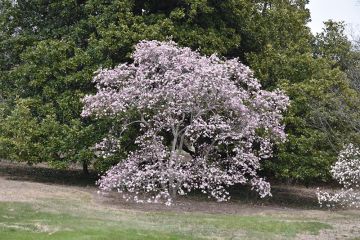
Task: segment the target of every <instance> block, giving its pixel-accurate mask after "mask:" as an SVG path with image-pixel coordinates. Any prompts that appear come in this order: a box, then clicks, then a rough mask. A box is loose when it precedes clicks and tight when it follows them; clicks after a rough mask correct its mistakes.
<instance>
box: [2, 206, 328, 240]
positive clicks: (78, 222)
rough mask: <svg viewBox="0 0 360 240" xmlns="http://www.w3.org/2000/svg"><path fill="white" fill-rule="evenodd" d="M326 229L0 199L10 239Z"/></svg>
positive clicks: (246, 235)
mask: <svg viewBox="0 0 360 240" xmlns="http://www.w3.org/2000/svg"><path fill="white" fill-rule="evenodd" d="M70 206H71V207H70ZM329 227H330V226H329V225H327V224H324V223H320V222H316V221H301V220H289V219H282V220H280V219H277V218H273V217H271V216H236V215H219V214H203V213H171V212H139V211H131V210H130V211H129V210H111V209H105V208H98V209H93V210H90V209H86V207H81V206H80V205H78V204H77V205H74V203H70V202H66V201H65V202H62V203H59V202H56V201H55V202H45V203H44V202H43V203H41V204H39V203H36V204H30V203H14V202H0V239H9V240H11V239H16V240H29V239H34V240H35V239H36V240H38V239H39V240H41V239H54V240H55V239H67V240H71V239H77V240H81V239H104V240H105V239H109V240H114V239H204V238H207V239H209V238H210V239H230V238H241V239H279V238H284V239H288V238H293V237H295V236H296V234H298V233H308V234H317V233H318V232H319V230H320V229H324V228H329Z"/></svg>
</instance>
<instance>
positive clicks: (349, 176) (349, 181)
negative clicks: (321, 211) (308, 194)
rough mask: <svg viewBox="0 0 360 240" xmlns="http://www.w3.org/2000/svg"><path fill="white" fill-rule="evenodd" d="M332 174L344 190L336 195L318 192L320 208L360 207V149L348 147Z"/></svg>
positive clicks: (352, 146) (332, 168)
mask: <svg viewBox="0 0 360 240" xmlns="http://www.w3.org/2000/svg"><path fill="white" fill-rule="evenodd" d="M330 172H331V174H332V176H333V178H334V179H335V180H337V181H338V183H339V184H341V185H343V188H342V189H341V190H340V191H338V192H335V193H329V192H325V191H320V189H318V190H317V197H318V201H319V204H320V206H323V205H326V206H327V207H337V206H341V207H356V208H359V207H360V149H359V148H357V147H355V146H354V145H353V144H349V145H347V146H346V147H345V148H344V149H343V150H342V151H341V152H340V154H339V156H338V160H337V161H336V163H335V164H334V165H333V166H332V167H331V171H330Z"/></svg>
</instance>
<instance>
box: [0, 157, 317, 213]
mask: <svg viewBox="0 0 360 240" xmlns="http://www.w3.org/2000/svg"><path fill="white" fill-rule="evenodd" d="M0 177H5V178H6V179H8V180H15V181H30V182H40V183H48V184H58V185H68V186H78V187H94V188H95V181H96V180H97V179H98V176H97V174H96V173H95V172H90V174H89V175H87V176H86V175H84V174H83V173H82V170H81V169H64V170H60V169H53V168H50V167H48V166H45V165H40V166H29V165H26V164H23V163H12V162H8V161H0ZM229 192H230V195H231V200H230V201H229V202H227V203H217V202H216V201H215V200H214V199H208V197H207V195H204V194H201V193H199V192H196V191H195V192H192V193H190V194H189V195H188V196H184V197H178V199H177V200H176V203H177V204H176V205H178V206H177V207H175V208H178V210H183V211H197V210H198V211H205V212H207V211H208V210H209V211H210V212H217V211H220V212H221V211H225V212H229V213H231V212H233V211H235V212H236V210H235V208H237V207H238V206H239V204H240V205H244V204H245V205H248V206H252V205H253V206H257V207H260V206H263V207H274V208H287V207H289V208H299V209H319V206H318V203H317V199H316V196H315V189H314V188H305V187H302V186H290V185H274V186H272V195H273V196H272V197H266V198H264V199H261V198H259V196H258V194H257V193H256V192H254V191H251V189H250V187H246V186H233V187H231V188H230V189H229ZM102 200H103V201H104V202H108V203H110V204H117V205H121V206H122V207H124V206H126V205H128V207H130V208H140V209H142V208H143V207H144V210H161V209H163V207H164V206H163V204H160V206H158V205H156V204H155V205H151V204H150V205H149V204H145V205H144V206H143V207H142V206H140V205H139V204H135V205H134V204H133V203H126V202H124V200H122V197H121V196H120V195H119V194H117V193H115V192H114V193H111V194H109V195H107V196H106V197H104V198H103V199H102ZM233 207H234V208H233Z"/></svg>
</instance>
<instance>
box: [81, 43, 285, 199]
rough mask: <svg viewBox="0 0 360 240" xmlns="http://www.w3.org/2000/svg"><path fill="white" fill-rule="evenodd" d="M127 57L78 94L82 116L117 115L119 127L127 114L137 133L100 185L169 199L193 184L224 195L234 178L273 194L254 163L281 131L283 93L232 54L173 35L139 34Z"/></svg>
mask: <svg viewBox="0 0 360 240" xmlns="http://www.w3.org/2000/svg"><path fill="white" fill-rule="evenodd" d="M133 59H134V62H133V63H127V64H121V65H119V66H117V67H115V68H114V69H100V70H99V71H98V72H97V74H96V76H95V77H94V82H95V83H96V87H97V93H96V94H95V95H89V96H86V97H85V98H84V100H83V102H84V109H83V112H82V116H84V117H88V116H90V115H93V116H95V117H111V118H116V119H120V120H121V121H123V123H122V126H123V129H122V130H121V131H120V132H119V133H118V137H120V138H121V132H124V131H126V128H127V126H129V125H130V124H138V126H139V128H140V129H139V130H140V133H141V135H140V136H139V137H138V138H137V139H136V142H135V143H136V144H137V145H138V150H136V151H134V152H131V153H129V155H128V157H127V158H126V159H125V160H122V161H121V162H120V163H119V164H118V165H116V166H114V167H112V168H111V169H110V170H109V171H108V172H107V173H106V174H105V175H104V176H102V178H101V179H100V180H99V182H98V184H99V186H100V189H102V190H105V191H110V190H112V189H117V190H118V191H119V192H123V193H124V196H125V197H130V196H132V197H133V198H134V199H135V200H136V201H138V202H142V201H144V200H146V201H148V202H158V201H164V200H165V201H166V203H167V204H171V201H172V199H174V197H176V195H184V194H186V193H188V192H190V191H192V190H195V189H197V190H200V191H202V192H203V193H205V194H208V195H209V196H210V197H214V198H215V199H217V200H218V201H226V200H228V199H229V198H230V196H229V193H228V192H227V190H226V188H227V187H228V186H231V185H234V184H247V183H248V184H251V185H252V186H253V189H254V190H256V191H257V192H258V193H259V194H260V196H261V197H265V196H267V195H271V194H270V184H269V183H268V182H266V181H265V179H263V178H261V177H259V176H258V174H257V171H258V170H259V168H260V161H261V160H262V159H266V158H269V157H271V154H272V146H273V144H274V143H276V142H278V141H284V140H285V137H286V136H285V133H284V126H283V125H282V124H281V121H282V112H283V111H284V110H285V109H286V108H287V106H288V104H289V99H288V97H287V96H286V95H284V94H283V93H282V92H281V91H280V90H275V91H273V92H269V91H265V90H261V89H260V87H261V86H260V84H259V82H258V81H257V80H256V79H255V78H254V77H253V73H252V71H251V70H250V69H249V68H248V67H247V66H245V65H243V64H241V63H240V62H239V61H238V59H231V60H226V59H222V58H219V57H218V56H216V55H212V56H209V57H207V56H202V55H201V54H199V53H198V52H196V51H192V50H191V49H190V48H181V47H178V46H177V44H176V43H174V42H171V41H170V42H158V41H142V42H140V43H138V44H137V45H136V46H135V52H134V54H133ZM118 122H119V121H117V123H118ZM112 134H113V133H112ZM100 145H101V144H100ZM115 145H116V144H115ZM143 193H147V194H143ZM142 196H146V198H147V199H144V198H143V197H142Z"/></svg>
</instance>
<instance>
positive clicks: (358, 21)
mask: <svg viewBox="0 0 360 240" xmlns="http://www.w3.org/2000/svg"><path fill="white" fill-rule="evenodd" d="M308 8H309V10H310V13H311V22H310V23H309V24H308V26H309V27H310V28H311V31H312V32H313V33H318V32H321V30H322V28H323V27H324V24H323V22H324V21H327V20H329V19H332V20H335V21H344V22H345V24H346V34H347V35H348V36H349V37H350V38H351V37H359V36H360V0H310V3H309V5H308Z"/></svg>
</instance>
